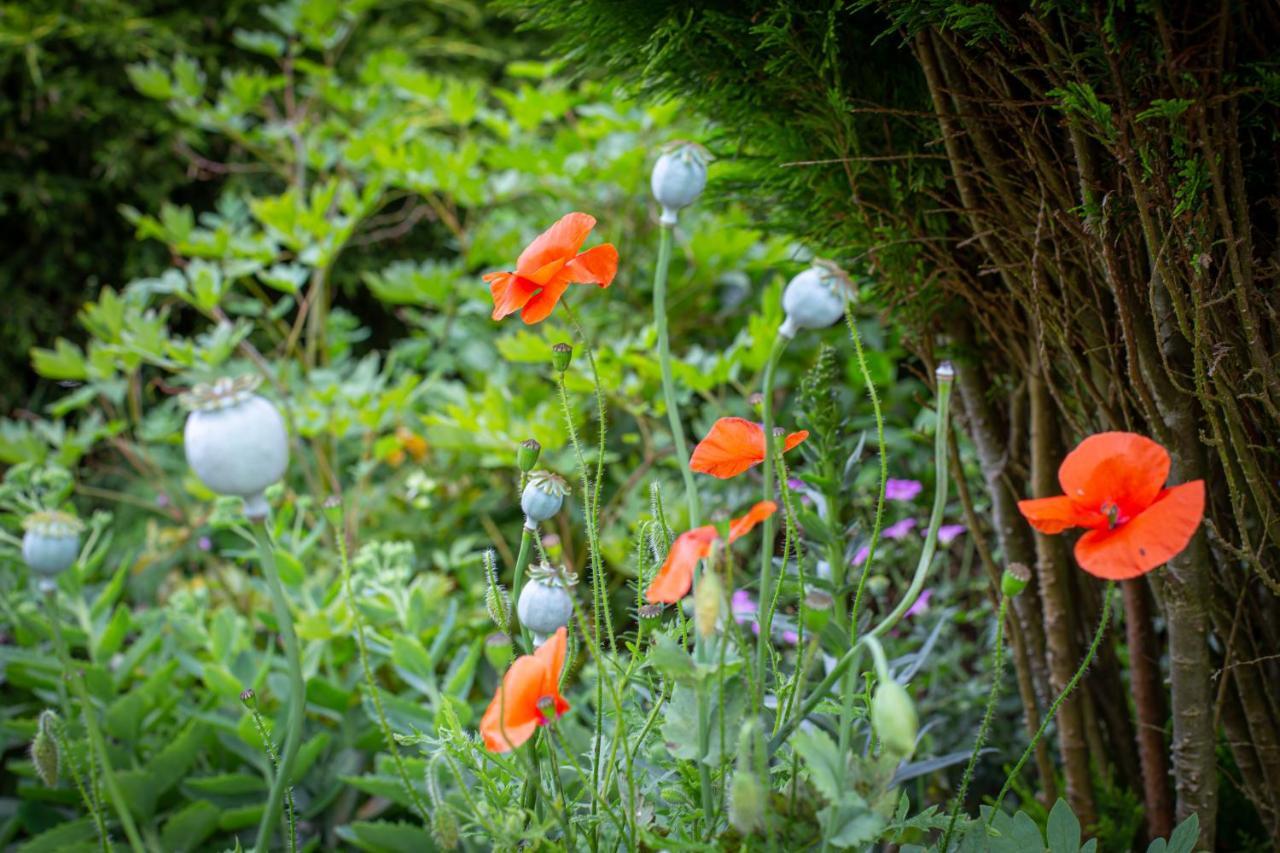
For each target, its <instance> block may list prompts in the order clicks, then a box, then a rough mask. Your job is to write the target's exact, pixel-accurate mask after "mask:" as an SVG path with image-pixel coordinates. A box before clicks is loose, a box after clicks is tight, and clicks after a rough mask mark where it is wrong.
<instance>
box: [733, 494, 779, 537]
mask: <svg viewBox="0 0 1280 853" xmlns="http://www.w3.org/2000/svg"><path fill="white" fill-rule="evenodd" d="M777 511H778V505H777V504H776V503H774V502H773V501H760V502H759V503H757V504H756V505H755V506H753V507H751V509H749V510H747V514H746V515H744V516H742V517H740V518H735V519H734V520H733V521H731V522H729V541H730V542H737V541H738V540H739V539H741V538H742V537H743V536H746V535H747V534H748V533H750V532H751V530H752V529H753V528H754V527H755V526H756V525H757V524H759V523H760V522H762V521H764V520H765V519H766V518H768V517H769V516H771V515H773V514H774V513H775V512H777Z"/></svg>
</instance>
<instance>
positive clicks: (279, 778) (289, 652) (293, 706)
mask: <svg viewBox="0 0 1280 853" xmlns="http://www.w3.org/2000/svg"><path fill="white" fill-rule="evenodd" d="M254 540H255V541H256V542H257V544H258V559H259V561H260V562H261V563H262V574H263V576H264V577H265V578H266V581H267V590H268V592H270V594H271V605H272V609H274V610H275V614H276V622H277V625H278V627H279V629H280V638H281V639H282V640H283V641H284V654H285V663H286V664H287V665H288V668H289V716H288V720H287V723H286V731H285V741H284V749H283V751H281V753H280V770H279V772H278V773H276V778H275V781H274V782H273V783H272V785H271V792H270V794H269V795H268V796H267V807H266V809H265V810H264V811H263V813H262V821H261V822H260V823H259V824H258V840H257V841H256V842H254V850H256V851H257V853H267V851H268V850H269V849H270V844H271V835H272V831H271V825H272V824H273V823H274V822H275V821H276V820H278V819H279V817H280V804H281V802H282V801H283V799H284V792H285V789H286V788H288V787H289V777H290V776H292V775H293V764H294V762H295V761H296V760H297V758H298V748H299V747H300V746H301V745H302V726H303V722H304V716H305V712H306V707H307V688H306V684H305V683H304V682H303V680H302V656H301V654H300V653H299V652H298V637H297V635H296V634H295V633H294V632H293V615H292V614H291V613H290V612H289V601H288V599H287V598H286V597H285V592H284V585H283V584H281V583H280V573H279V572H278V571H276V557H275V551H274V550H273V549H272V546H271V538H270V536H268V535H267V530H266V524H265V522H263V523H262V524H261V526H258V525H255V527H254Z"/></svg>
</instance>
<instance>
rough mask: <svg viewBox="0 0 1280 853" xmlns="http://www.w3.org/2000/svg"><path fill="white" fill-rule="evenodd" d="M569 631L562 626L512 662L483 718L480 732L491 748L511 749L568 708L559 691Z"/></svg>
mask: <svg viewBox="0 0 1280 853" xmlns="http://www.w3.org/2000/svg"><path fill="white" fill-rule="evenodd" d="M567 641H568V634H566V633H565V629H564V628H559V629H557V630H556V632H555V633H554V634H552V635H551V639H549V640H547V641H546V642H545V643H543V644H542V645H541V646H539V647H538V649H537V650H536V651H535V652H534V653H533V654H531V655H521V656H520V657H518V658H516V661H515V663H513V664H511V667H510V669H508V670H507V673H506V675H504V676H502V684H501V685H500V686H499V687H498V690H497V692H496V693H494V694H493V701H492V702H490V703H489V707H488V709H487V710H486V711H485V712H484V717H483V719H481V720H480V734H481V735H482V736H483V737H484V745H485V746H486V747H487V748H488V749H489V751H490V752H510V751H511V750H513V749H515V748H516V747H518V746H520V745H521V744H522V743H524V742H525V741H527V740H528V739H529V738H531V737H533V733H534V732H535V731H537V730H538V726H545V725H548V724H550V723H551V722H552V721H554V720H555V719H556V718H557V717H559V716H560V715H561V714H563V713H565V712H566V711H568V710H569V703H568V702H566V701H565V699H564V697H563V696H561V695H560V671H561V670H562V669H564V652H565V644H566V643H567Z"/></svg>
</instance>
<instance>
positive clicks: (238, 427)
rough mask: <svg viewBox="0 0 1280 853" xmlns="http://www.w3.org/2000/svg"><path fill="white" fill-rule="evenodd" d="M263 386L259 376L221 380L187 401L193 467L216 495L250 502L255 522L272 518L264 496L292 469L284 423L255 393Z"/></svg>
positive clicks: (185, 438) (186, 436) (187, 432)
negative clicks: (236, 497) (287, 467)
mask: <svg viewBox="0 0 1280 853" xmlns="http://www.w3.org/2000/svg"><path fill="white" fill-rule="evenodd" d="M257 385H258V382H257V377H249V376H242V377H239V378H238V379H234V380H231V379H221V380H219V381H218V382H216V383H214V384H213V385H211V386H209V385H200V386H196V388H194V389H192V391H191V392H190V393H187V394H184V395H183V397H182V401H183V403H185V404H186V405H187V406H188V407H189V408H190V409H191V410H192V411H191V414H190V415H189V416H188V417H187V425H186V428H185V429H184V430H183V445H184V449H185V450H186V454H187V464H188V465H190V466H191V470H192V471H194V472H195V475H196V476H197V477H199V478H200V482H202V483H204V484H205V485H206V486H208V487H209V488H210V489H211V490H212V491H214V492H217V493H218V494H220V495H238V496H240V497H242V498H244V511H245V515H246V516H248V517H249V518H261V517H263V516H265V515H266V514H267V502H266V498H265V497H264V495H263V492H264V491H265V490H266V488H267V487H268V486H270V485H272V484H273V483H275V482H276V481H277V480H279V479H280V478H281V477H283V476H284V471H285V467H286V466H287V465H288V464H289V438H288V433H287V432H286V430H285V425H284V418H283V417H281V416H280V411H279V410H278V409H277V408H276V407H275V405H274V404H273V403H271V402H270V401H268V400H266V399H265V398H263V397H259V396H258V395H257V394H254V393H253V390H254V388H256V387H257Z"/></svg>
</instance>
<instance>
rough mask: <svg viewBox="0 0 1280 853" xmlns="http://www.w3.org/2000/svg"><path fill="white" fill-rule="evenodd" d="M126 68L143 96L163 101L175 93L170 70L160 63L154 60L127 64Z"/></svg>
mask: <svg viewBox="0 0 1280 853" xmlns="http://www.w3.org/2000/svg"><path fill="white" fill-rule="evenodd" d="M124 70H125V73H127V74H128V75H129V82H130V83H132V84H133V88H135V89H137V90H138V92H139V93H141V94H142V95H143V96H145V97H148V98H154V99H156V100H157V101H163V100H166V99H167V98H169V97H171V96H172V95H173V81H172V80H171V79H170V78H169V72H168V71H166V70H165V69H164V68H162V67H161V66H160V65H157V64H156V63H154V62H148V63H146V64H142V63H136V64H134V65H127V66H125V69H124Z"/></svg>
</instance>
